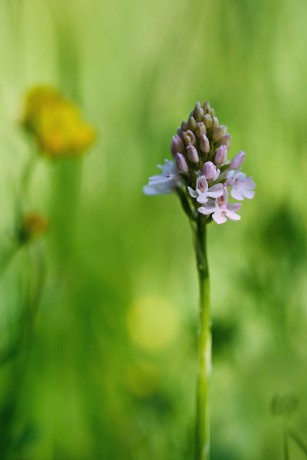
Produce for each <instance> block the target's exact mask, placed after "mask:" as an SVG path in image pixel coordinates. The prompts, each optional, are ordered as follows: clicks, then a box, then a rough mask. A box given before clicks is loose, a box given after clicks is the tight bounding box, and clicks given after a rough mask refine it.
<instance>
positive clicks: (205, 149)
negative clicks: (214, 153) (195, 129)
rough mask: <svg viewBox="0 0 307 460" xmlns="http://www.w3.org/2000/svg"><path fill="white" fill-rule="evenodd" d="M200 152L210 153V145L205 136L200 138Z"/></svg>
mask: <svg viewBox="0 0 307 460" xmlns="http://www.w3.org/2000/svg"><path fill="white" fill-rule="evenodd" d="M200 150H201V151H202V152H203V153H209V152H210V144H209V140H208V138H207V136H206V135H205V134H203V135H202V136H201V138H200Z"/></svg>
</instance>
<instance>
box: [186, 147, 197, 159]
mask: <svg viewBox="0 0 307 460" xmlns="http://www.w3.org/2000/svg"><path fill="white" fill-rule="evenodd" d="M187 152H188V159H189V160H190V161H192V163H198V162H199V156H198V152H197V150H196V148H195V147H194V145H192V144H189V145H188V146H187Z"/></svg>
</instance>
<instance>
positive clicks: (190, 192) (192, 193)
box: [188, 187, 198, 198]
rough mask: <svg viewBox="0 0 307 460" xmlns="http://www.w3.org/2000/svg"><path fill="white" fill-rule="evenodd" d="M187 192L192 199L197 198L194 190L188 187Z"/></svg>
mask: <svg viewBox="0 0 307 460" xmlns="http://www.w3.org/2000/svg"><path fill="white" fill-rule="evenodd" d="M188 191H189V194H190V195H191V197H192V198H197V197H198V193H197V192H196V190H193V189H192V188H191V187H188Z"/></svg>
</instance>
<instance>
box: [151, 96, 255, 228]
mask: <svg viewBox="0 0 307 460" xmlns="http://www.w3.org/2000/svg"><path fill="white" fill-rule="evenodd" d="M230 146H231V136H230V134H229V133H228V130H227V127H226V126H225V125H220V124H219V121H218V119H217V117H216V116H215V112H214V109H213V108H211V106H210V104H209V103H208V102H205V103H204V104H203V105H201V104H200V103H199V102H197V104H196V106H195V108H194V110H193V111H192V112H191V114H190V116H189V118H188V120H187V121H183V122H182V124H181V127H180V128H178V129H177V134H176V135H175V136H174V137H173V139H172V142H171V152H172V155H173V161H170V160H165V165H163V166H161V165H159V167H160V168H161V170H162V174H160V175H157V176H152V177H150V178H149V183H148V185H147V186H145V187H144V193H145V194H147V195H158V194H168V193H172V192H177V193H180V194H181V196H182V193H183V194H184V196H185V199H186V200H187V201H188V202H189V206H191V209H192V211H194V212H200V213H201V214H203V215H205V216H207V219H208V220H211V218H212V219H213V220H214V221H215V222H216V223H217V224H223V223H224V222H226V221H227V219H230V220H239V219H240V216H239V215H238V214H237V212H238V211H239V209H240V207H241V203H229V201H228V200H229V191H230V195H231V197H232V198H234V199H235V200H239V201H242V200H244V198H248V199H252V198H253V197H254V195H255V191H254V188H255V183H254V182H253V181H252V179H251V178H250V177H247V176H246V174H244V173H243V172H241V166H242V164H243V162H244V159H245V152H243V151H241V152H239V153H238V154H237V155H236V156H235V157H234V158H233V159H232V160H228V151H229V149H230Z"/></svg>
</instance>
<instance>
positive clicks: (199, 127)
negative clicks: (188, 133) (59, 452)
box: [195, 121, 207, 139]
mask: <svg viewBox="0 0 307 460" xmlns="http://www.w3.org/2000/svg"><path fill="white" fill-rule="evenodd" d="M195 132H196V136H197V137H198V138H199V139H200V138H201V136H202V135H203V134H207V128H206V126H205V123H203V122H202V121H200V122H199V123H197V127H196V130H195Z"/></svg>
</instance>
